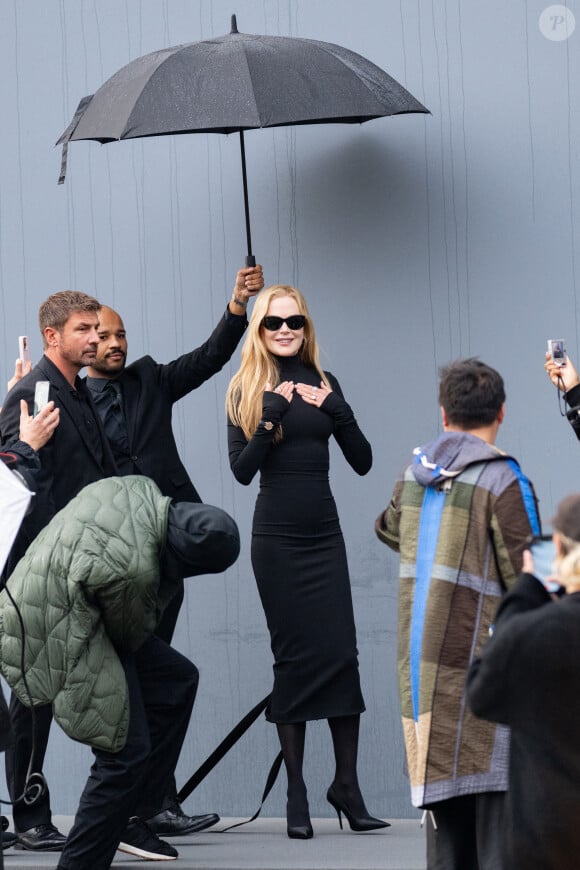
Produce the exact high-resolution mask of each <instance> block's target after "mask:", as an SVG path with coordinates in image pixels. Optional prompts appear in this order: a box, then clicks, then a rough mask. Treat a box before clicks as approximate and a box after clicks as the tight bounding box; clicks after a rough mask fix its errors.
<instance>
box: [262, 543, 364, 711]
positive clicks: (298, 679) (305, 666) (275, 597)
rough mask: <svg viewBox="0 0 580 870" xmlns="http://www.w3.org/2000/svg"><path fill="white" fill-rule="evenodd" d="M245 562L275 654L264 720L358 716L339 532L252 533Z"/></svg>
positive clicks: (351, 623) (357, 686)
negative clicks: (249, 556) (251, 571)
mask: <svg viewBox="0 0 580 870" xmlns="http://www.w3.org/2000/svg"><path fill="white" fill-rule="evenodd" d="M252 565H253V569H254V573H255V576H256V581H257V584H258V591H259V594H260V598H261V601H262V605H263V607H264V612H265V614H266V621H267V623H268V629H269V631H270V637H271V645H272V652H273V654H274V687H273V689H272V695H271V699H270V704H269V707H268V709H267V710H266V718H267V719H268V720H269V721H271V722H276V723H280V724H282V723H292V722H306V721H308V720H311V719H329V718H334V717H338V716H351V715H356V714H359V713H362V712H363V710H364V709H365V706H364V701H363V697H362V692H361V687H360V678H359V669H358V651H357V646H356V630H355V624H354V614H353V607H352V595H351V588H350V579H349V575H348V565H347V559H346V551H345V546H344V539H343V537H342V533H341V532H340V531H333V532H331V533H329V534H320V533H319V534H318V535H316V536H315V537H312V536H299V535H276V534H259V533H258V534H257V533H256V532H254V534H253V535H252Z"/></svg>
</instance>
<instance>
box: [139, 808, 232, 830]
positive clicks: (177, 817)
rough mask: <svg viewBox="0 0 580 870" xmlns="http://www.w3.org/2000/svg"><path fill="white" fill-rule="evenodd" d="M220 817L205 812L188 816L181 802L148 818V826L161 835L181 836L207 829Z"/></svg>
mask: <svg viewBox="0 0 580 870" xmlns="http://www.w3.org/2000/svg"><path fill="white" fill-rule="evenodd" d="M219 820H220V817H219V816H218V814H217V813H205V815H203V816H186V815H185V813H184V812H183V810H182V809H181V807H180V806H179V804H173V805H172V806H170V807H168V808H167V809H166V810H163V811H162V812H160V813H157V815H155V816H151V818H150V819H147V827H148V828H151V830H152V831H153V833H154V834H157V836H159V837H161V836H163V837H180V836H182V835H183V834H196V833H198V831H205V829H206V828H211V826H212V825H217V823H218V822H219Z"/></svg>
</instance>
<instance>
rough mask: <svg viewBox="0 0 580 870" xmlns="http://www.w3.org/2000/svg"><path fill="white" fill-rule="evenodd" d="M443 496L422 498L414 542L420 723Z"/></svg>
mask: <svg viewBox="0 0 580 870" xmlns="http://www.w3.org/2000/svg"><path fill="white" fill-rule="evenodd" d="M445 495H446V493H445V492H442V491H441V490H438V489H433V488H432V487H427V488H426V490H425V494H424V496H423V505H422V507H421V517H420V520H419V536H418V541H417V568H416V576H415V595H414V598H413V613H412V616H411V639H410V645H411V649H410V659H411V700H412V703H413V718H414V719H415V722H417V721H418V720H419V684H420V679H421V653H422V648H423V625H424V622H425V610H426V608H427V598H428V596H429V587H430V585H431V575H432V572H433V562H434V561H435V553H436V551H437V540H438V538H439V528H440V526H441V516H442V514H443V506H444V504H445Z"/></svg>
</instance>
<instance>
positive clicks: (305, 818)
mask: <svg viewBox="0 0 580 870" xmlns="http://www.w3.org/2000/svg"><path fill="white" fill-rule="evenodd" d="M286 832H287V834H288V836H289V837H290V839H291V840H311V839H312V837H313V836H314V831H313V830H312V824H311V822H310V812H309V809H308V798H307V797H306V787H305V786H303V787H302V788H299V787H295V788H290V787H289V788H288V800H287V802H286Z"/></svg>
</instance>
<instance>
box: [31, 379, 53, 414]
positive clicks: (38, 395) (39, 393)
mask: <svg viewBox="0 0 580 870" xmlns="http://www.w3.org/2000/svg"><path fill="white" fill-rule="evenodd" d="M49 389H50V381H37V382H36V386H35V388H34V416H35V417H36V415H37V414H38V413H39V412H40V411H42V409H43V408H44V406H45V405H46V403H47V402H48V391H49Z"/></svg>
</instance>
